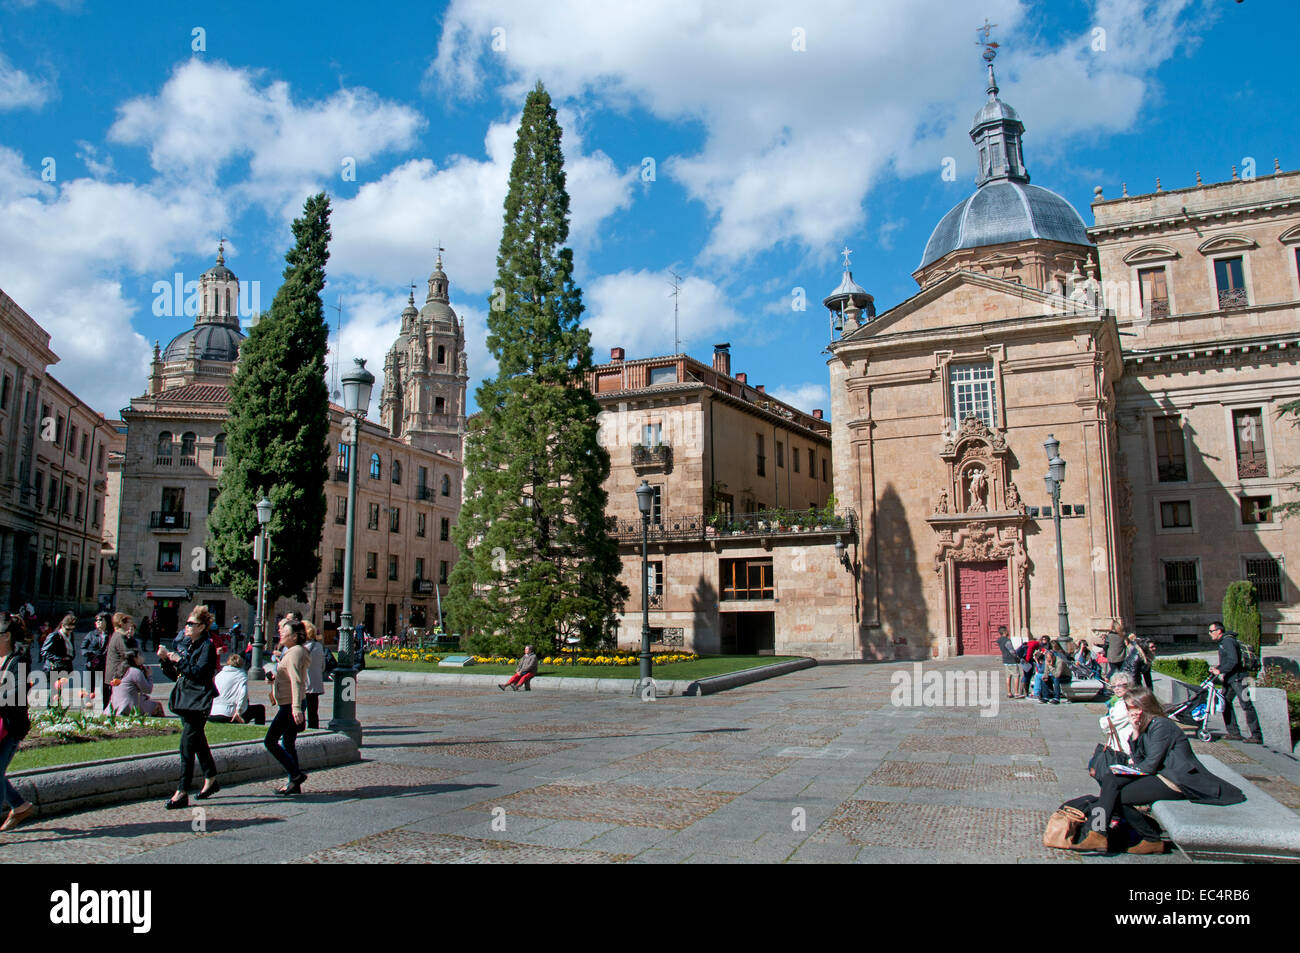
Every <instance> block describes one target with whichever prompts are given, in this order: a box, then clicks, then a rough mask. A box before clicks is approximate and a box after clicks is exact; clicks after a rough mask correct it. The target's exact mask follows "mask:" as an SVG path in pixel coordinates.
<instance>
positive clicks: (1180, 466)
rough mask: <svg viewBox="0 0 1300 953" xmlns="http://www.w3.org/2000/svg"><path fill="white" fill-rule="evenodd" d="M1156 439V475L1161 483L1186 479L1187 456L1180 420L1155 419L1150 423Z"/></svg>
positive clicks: (1170, 417)
mask: <svg viewBox="0 0 1300 953" xmlns="http://www.w3.org/2000/svg"><path fill="white" fill-rule="evenodd" d="M1151 424H1152V428H1153V430H1154V432H1155V437H1156V475H1157V477H1158V478H1159V480H1160V482H1161V483H1178V482H1181V481H1183V480H1186V479H1187V455H1186V453H1185V452H1184V449H1183V427H1182V418H1181V417H1178V416H1177V415H1173V416H1166V417H1155V418H1153V419H1152V421H1151Z"/></svg>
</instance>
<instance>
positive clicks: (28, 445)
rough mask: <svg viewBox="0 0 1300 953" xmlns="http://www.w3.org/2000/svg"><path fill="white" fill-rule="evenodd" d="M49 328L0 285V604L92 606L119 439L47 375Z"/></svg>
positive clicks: (103, 567) (43, 611) (103, 563)
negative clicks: (110, 469) (110, 468)
mask: <svg viewBox="0 0 1300 953" xmlns="http://www.w3.org/2000/svg"><path fill="white" fill-rule="evenodd" d="M49 342H50V335H49V332H47V331H46V330H45V329H44V328H42V327H41V326H40V325H39V324H37V323H36V321H35V320H33V319H32V318H31V317H30V316H29V315H28V314H27V313H26V312H25V311H23V309H22V308H20V307H19V306H18V304H17V303H16V302H14V300H13V299H12V298H10V297H9V296H8V295H6V294H5V293H4V292H3V291H0V606H3V607H4V608H5V609H14V608H17V607H18V606H20V605H22V604H23V603H24V602H28V601H30V602H31V603H32V605H33V606H35V608H36V611H37V613H38V614H39V615H40V616H42V617H43V618H48V617H51V616H57V615H62V614H63V613H64V612H73V613H76V614H78V615H87V614H89V613H92V612H94V611H95V610H96V609H97V608H99V598H98V597H99V594H100V591H101V584H102V583H103V582H104V580H105V579H106V578H107V575H106V574H107V573H108V572H109V568H108V560H109V558H111V551H110V552H105V533H106V532H107V531H108V529H109V526H110V524H112V523H115V521H116V516H115V514H114V513H112V512H109V513H107V514H106V513H105V499H106V495H107V490H108V484H107V467H108V460H109V457H110V456H111V454H112V453H113V452H114V451H115V450H117V449H119V448H120V446H121V441H122V437H121V434H119V433H118V432H117V429H116V428H115V427H113V426H111V425H110V423H109V422H108V421H106V420H105V419H104V416H103V415H102V414H100V413H98V412H97V411H95V410H94V409H93V408H91V407H90V406H88V405H87V404H86V403H85V402H84V401H82V400H81V399H80V398H78V397H77V395H76V394H74V393H73V392H72V391H71V390H69V389H68V388H67V387H65V386H64V385H63V384H61V383H60V382H59V381H58V380H57V379H55V378H54V376H53V375H51V374H50V373H49V370H48V367H49V365H51V364H54V363H57V362H58V360H59V358H58V356H57V355H56V354H55V353H54V352H53V351H51V350H50V346H49Z"/></svg>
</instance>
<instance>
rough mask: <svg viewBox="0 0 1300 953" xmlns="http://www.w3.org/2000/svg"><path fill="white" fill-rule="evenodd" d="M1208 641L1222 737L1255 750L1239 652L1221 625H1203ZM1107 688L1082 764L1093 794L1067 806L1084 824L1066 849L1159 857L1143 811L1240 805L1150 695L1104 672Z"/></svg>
mask: <svg viewBox="0 0 1300 953" xmlns="http://www.w3.org/2000/svg"><path fill="white" fill-rule="evenodd" d="M1210 637H1211V638H1212V639H1213V640H1214V641H1215V642H1216V643H1217V645H1218V654H1219V658H1218V664H1217V665H1215V666H1212V667H1211V671H1212V672H1214V674H1216V675H1218V676H1219V677H1220V678H1221V679H1222V681H1223V685H1224V695H1225V697H1226V699H1227V704H1226V706H1225V708H1224V713H1223V719H1224V725H1225V727H1226V728H1227V736H1228V738H1229V739H1233V740H1240V741H1244V742H1246V743H1250V744H1260V743H1261V741H1262V739H1260V737H1259V723H1258V720H1257V718H1256V715H1255V709H1254V706H1253V705H1251V703H1250V702H1249V700H1248V699H1247V697H1246V695H1245V692H1244V688H1245V686H1244V682H1245V679H1246V677H1247V675H1248V674H1249V673H1248V672H1247V671H1246V669H1245V666H1244V664H1243V653H1242V651H1241V646H1240V644H1239V643H1238V642H1237V640H1236V638H1235V637H1234V636H1232V635H1231V634H1230V633H1228V632H1227V631H1226V630H1225V629H1224V627H1223V624H1222V623H1221V622H1215V623H1214V624H1213V625H1211V626H1210ZM1108 658H1109V656H1108ZM1147 670H1148V671H1149V667H1148V669H1147ZM1109 687H1110V691H1111V696H1110V698H1109V700H1108V702H1107V711H1106V714H1104V715H1103V716H1102V717H1101V722H1100V724H1101V730H1102V734H1103V737H1104V739H1105V740H1104V741H1103V742H1102V743H1100V744H1098V745H1097V748H1096V750H1095V751H1094V753H1093V756H1092V759H1091V761H1090V762H1089V765H1088V773H1089V774H1090V775H1091V776H1092V777H1093V778H1094V779H1096V781H1097V784H1098V787H1099V789H1100V790H1099V793H1098V794H1096V795H1089V796H1085V797H1082V798H1077V799H1075V800H1074V801H1071V802H1067V805H1070V806H1072V807H1074V808H1075V809H1076V810H1078V811H1079V812H1080V813H1081V814H1082V815H1083V816H1085V817H1087V818H1088V821H1089V823H1088V831H1087V834H1086V835H1085V836H1084V837H1083V838H1082V839H1080V840H1079V841H1078V842H1077V843H1075V844H1073V845H1072V847H1073V849H1074V850H1081V851H1106V852H1109V851H1111V850H1113V849H1116V847H1117V845H1118V847H1119V849H1123V850H1126V851H1127V852H1128V853H1132V854H1160V853H1164V851H1165V843H1164V840H1163V839H1162V837H1161V831H1160V826H1159V825H1158V824H1157V823H1156V821H1155V820H1154V819H1153V818H1152V817H1151V814H1150V811H1149V809H1148V808H1149V805H1151V804H1153V803H1154V802H1156V801H1169V800H1188V801H1193V802H1195V803H1198V804H1214V805H1231V804H1240V803H1241V802H1243V801H1244V800H1246V796H1245V795H1244V794H1243V793H1242V792H1241V790H1240V789H1239V788H1237V787H1236V786H1235V785H1233V784H1231V783H1230V782H1228V781H1225V780H1224V779H1223V778H1220V777H1217V776H1216V775H1214V774H1212V773H1210V771H1209V770H1207V769H1206V767H1205V765H1203V764H1202V763H1201V762H1200V761H1199V760H1198V759H1197V757H1196V755H1195V753H1194V752H1193V751H1192V746H1191V743H1190V742H1189V741H1188V739H1187V734H1186V732H1185V731H1184V730H1183V728H1182V726H1181V725H1179V724H1178V722H1176V721H1174V720H1173V719H1172V718H1169V717H1168V716H1167V715H1166V714H1165V710H1164V707H1163V706H1162V705H1161V704H1160V702H1159V701H1158V700H1157V698H1156V696H1155V694H1154V693H1153V692H1152V691H1151V690H1150V688H1149V687H1146V686H1143V685H1142V684H1140V683H1139V679H1138V678H1137V677H1135V676H1134V675H1133V674H1132V672H1131V671H1129V670H1128V669H1127V668H1125V667H1120V668H1119V669H1118V670H1112V671H1111V672H1110V673H1109ZM1233 696H1238V697H1240V699H1241V703H1242V707H1243V709H1244V710H1245V713H1246V721H1247V724H1248V725H1249V727H1250V730H1251V735H1250V737H1248V738H1242V737H1241V734H1240V732H1239V731H1237V729H1236V722H1235V716H1234V714H1233V711H1232V698H1233ZM1063 807H1064V805H1063Z"/></svg>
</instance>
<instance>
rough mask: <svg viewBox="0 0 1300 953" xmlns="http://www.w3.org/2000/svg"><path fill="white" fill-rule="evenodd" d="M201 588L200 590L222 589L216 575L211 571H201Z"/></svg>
mask: <svg viewBox="0 0 1300 953" xmlns="http://www.w3.org/2000/svg"><path fill="white" fill-rule="evenodd" d="M199 588H200V589H220V588H222V586H221V583H219V582H217V580H216V573H214V572H213V571H212V570H211V569H200V570H199Z"/></svg>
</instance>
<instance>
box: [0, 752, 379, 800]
mask: <svg viewBox="0 0 1300 953" xmlns="http://www.w3.org/2000/svg"><path fill="white" fill-rule="evenodd" d="M176 738H177V743H178V744H179V742H180V736H179V735H177V736H176ZM296 750H297V753H298V762H299V764H300V765H301V766H302V769H303V770H304V771H308V772H310V771H314V770H317V769H320V768H333V767H338V766H339V765H343V764H351V763H352V762H354V761H360V760H361V755H360V753H359V752H358V750H357V746H356V745H355V744H353V742H352V739H351V738H349V737H348V736H347V735H344V734H338V733H336V732H322V733H320V734H314V735H300V736H299V737H298V743H297V745H296ZM212 757H213V759H214V760H215V761H216V763H217V778H218V780H220V781H221V782H222V783H223V784H227V785H228V784H241V783H243V782H246V781H262V780H265V779H267V778H275V777H283V776H284V768H282V767H281V766H280V762H278V761H276V760H275V759H274V758H272V757H271V753H270V752H269V751H267V750H266V748H265V747H264V746H263V745H262V744H261V742H249V741H231V742H226V743H224V744H219V745H213V746H212ZM177 760H178V756H177V752H175V751H169V752H167V753H166V754H144V755H133V756H131V757H127V758H113V759H110V760H107V761H88V762H84V763H82V764H71V765H66V764H65V765H59V766H57V767H50V768H32V769H31V770H28V771H22V772H19V773H17V774H11V775H9V780H10V781H11V782H13V786H14V788H15V789H16V790H17V791H18V793H19V794H21V795H22V796H23V798H24V799H25V800H28V801H31V802H32V803H33V804H35V805H36V808H37V810H36V815H35V816H37V817H49V816H51V815H53V814H65V813H68V812H70V811H81V810H86V809H87V808H93V807H102V806H104V805H108V804H124V803H126V802H128V801H139V800H146V799H149V798H153V797H157V798H160V799H163V798H166V797H168V796H169V795H171V794H173V793H174V792H175V791H176V782H177V779H178V777H179V773H180V772H179V766H178V765H177ZM196 780H199V781H201V778H200V779H196ZM190 803H191V805H196V806H202V805H203V803H204V802H202V801H194V800H193V799H191V801H190Z"/></svg>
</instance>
